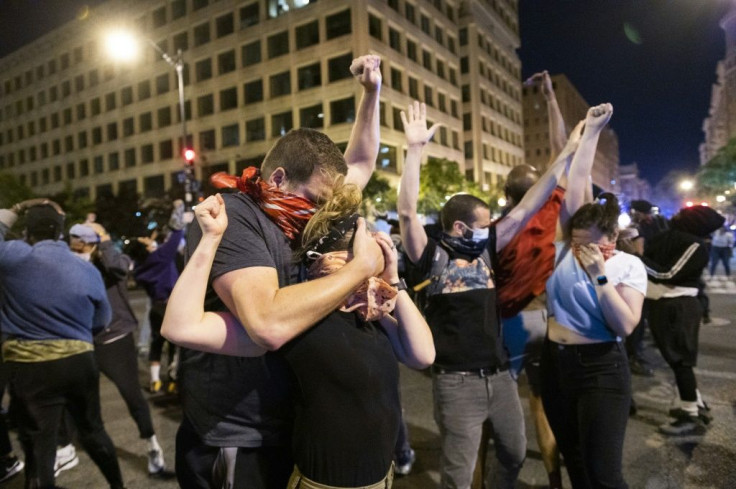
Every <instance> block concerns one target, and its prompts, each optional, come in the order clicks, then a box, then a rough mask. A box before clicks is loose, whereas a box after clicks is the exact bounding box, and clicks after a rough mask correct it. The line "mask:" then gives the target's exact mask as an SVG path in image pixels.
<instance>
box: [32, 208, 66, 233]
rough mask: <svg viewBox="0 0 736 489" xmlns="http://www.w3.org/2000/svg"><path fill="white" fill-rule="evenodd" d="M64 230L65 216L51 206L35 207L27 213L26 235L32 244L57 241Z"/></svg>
mask: <svg viewBox="0 0 736 489" xmlns="http://www.w3.org/2000/svg"><path fill="white" fill-rule="evenodd" d="M63 228H64V216H63V215H62V214H59V213H58V212H57V210H56V209H55V208H54V207H53V206H52V205H49V204H41V205H34V206H33V207H30V208H29V209H28V211H27V212H26V234H27V237H28V240H29V241H30V242H31V243H37V242H39V241H43V240H46V239H54V240H57V239H59V237H60V236H61V231H62V229H63Z"/></svg>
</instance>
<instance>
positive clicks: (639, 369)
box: [629, 359, 654, 377]
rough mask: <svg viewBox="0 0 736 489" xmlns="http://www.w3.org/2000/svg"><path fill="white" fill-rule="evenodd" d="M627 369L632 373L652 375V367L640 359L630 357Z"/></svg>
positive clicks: (645, 375) (643, 375)
mask: <svg viewBox="0 0 736 489" xmlns="http://www.w3.org/2000/svg"><path fill="white" fill-rule="evenodd" d="M629 370H631V373H632V374H634V375H640V376H642V377H654V369H652V367H650V366H648V365H647V364H645V363H644V362H642V361H640V360H636V359H632V360H631V361H630V362H629Z"/></svg>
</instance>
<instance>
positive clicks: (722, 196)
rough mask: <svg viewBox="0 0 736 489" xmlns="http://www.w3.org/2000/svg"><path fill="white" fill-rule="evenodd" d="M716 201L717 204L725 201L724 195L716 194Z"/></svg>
mask: <svg viewBox="0 0 736 489" xmlns="http://www.w3.org/2000/svg"><path fill="white" fill-rule="evenodd" d="M716 202H718V203H719V204H720V203H721V202H726V196H725V195H716Z"/></svg>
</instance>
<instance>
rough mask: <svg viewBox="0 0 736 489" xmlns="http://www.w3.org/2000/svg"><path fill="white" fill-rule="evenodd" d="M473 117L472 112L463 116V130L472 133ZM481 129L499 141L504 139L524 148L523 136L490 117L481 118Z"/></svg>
mask: <svg viewBox="0 0 736 489" xmlns="http://www.w3.org/2000/svg"><path fill="white" fill-rule="evenodd" d="M472 121H473V115H472V114H471V113H470V112H467V113H465V114H463V130H464V131H471V130H472V129H473V122H472ZM481 128H482V130H483V132H485V133H487V134H490V135H492V136H496V137H498V138H499V139H503V140H504V141H506V142H507V143H510V144H513V145H514V146H518V147H519V148H521V147H522V144H521V134H518V133H515V132H514V131H513V130H509V128H507V127H504V126H502V125H501V124H497V123H496V122H494V121H493V120H492V119H490V118H488V117H483V116H481Z"/></svg>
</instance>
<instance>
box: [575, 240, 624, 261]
mask: <svg viewBox="0 0 736 489" xmlns="http://www.w3.org/2000/svg"><path fill="white" fill-rule="evenodd" d="M591 244H594V245H595V246H597V247H598V249H599V250H600V252H601V254H602V255H603V260H604V261H606V260H608V259H609V258H611V257H612V256H613V254H614V252H615V251H616V243H608V244H598V243H591ZM580 246H581V245H580V244H578V243H573V244H572V252H573V254H574V255H575V257H577V256H578V250H579V249H580Z"/></svg>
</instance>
